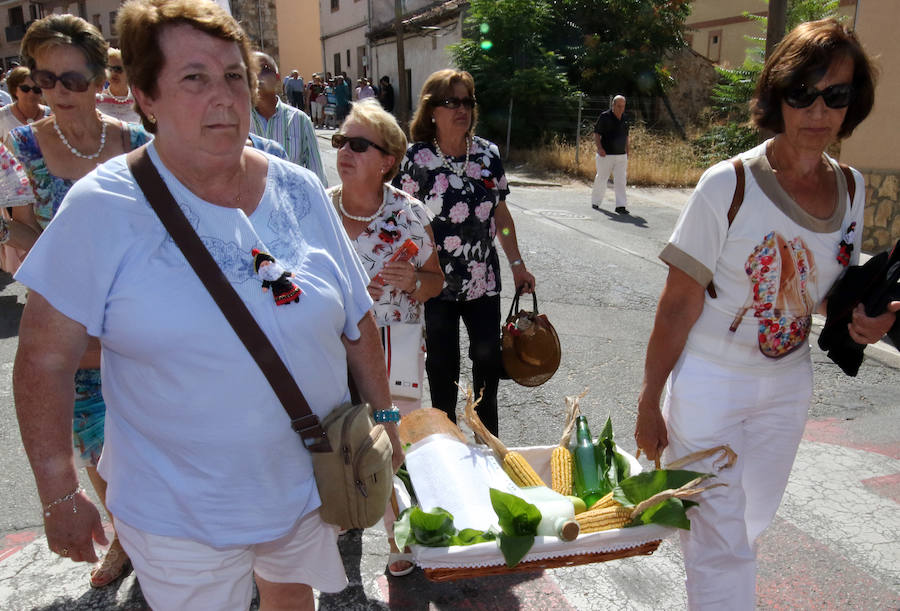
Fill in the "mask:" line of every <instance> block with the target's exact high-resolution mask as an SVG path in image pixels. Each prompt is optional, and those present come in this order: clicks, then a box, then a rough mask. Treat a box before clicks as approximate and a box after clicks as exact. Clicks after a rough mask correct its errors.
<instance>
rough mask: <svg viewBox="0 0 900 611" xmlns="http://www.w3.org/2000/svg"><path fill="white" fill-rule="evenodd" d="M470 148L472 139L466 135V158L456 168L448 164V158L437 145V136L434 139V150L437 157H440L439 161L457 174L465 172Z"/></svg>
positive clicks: (461, 174) (460, 174)
mask: <svg viewBox="0 0 900 611" xmlns="http://www.w3.org/2000/svg"><path fill="white" fill-rule="evenodd" d="M470 148H472V140H471V139H470V138H469V136H466V160H465V161H464V162H463V164H462V166H461V167H460V168H459V169H458V170H457V169H456V168H454V167H453V166H452V165H450V160H449V159H447V158H446V157H444V153H443V151H441V147H440V146H439V145H438V141H437V138H435V139H434V152H435V153H437V155H438V157H440V158H441V163H442V164H444V167H445V168H447V169H448V170H450V171H451V172H453V173H454V174H456V175H457V176H459V177H460V178H462V177H463V174H465V173H466V168H468V167H469V149H470Z"/></svg>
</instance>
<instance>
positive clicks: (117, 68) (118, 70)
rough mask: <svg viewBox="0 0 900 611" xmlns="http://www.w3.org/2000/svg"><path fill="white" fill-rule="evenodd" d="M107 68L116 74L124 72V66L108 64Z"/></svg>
mask: <svg viewBox="0 0 900 611" xmlns="http://www.w3.org/2000/svg"><path fill="white" fill-rule="evenodd" d="M109 69H110V70H111V71H112V72H115V73H116V74H122V73H123V72H125V67H124V66H110V67H109Z"/></svg>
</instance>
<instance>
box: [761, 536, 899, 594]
mask: <svg viewBox="0 0 900 611" xmlns="http://www.w3.org/2000/svg"><path fill="white" fill-rule="evenodd" d="M756 595H757V601H756V604H757V606H758V607H759V608H761V609H863V608H865V609H897V608H900V597H898V596H897V593H896V592H895V591H893V590H892V587H891V584H890V583H884V582H881V581H878V580H876V579H873V578H872V576H871V575H870V574H869V573H867V572H865V571H864V570H863V569H861V568H860V567H859V565H858V564H857V563H855V562H853V561H851V560H849V559H847V558H846V557H844V556H843V555H842V554H841V553H840V551H839V550H835V549H833V548H832V547H830V546H828V545H826V544H824V543H821V542H819V541H817V540H816V539H813V538H811V537H809V536H808V535H806V533H804V532H803V531H801V530H800V529H798V528H796V527H795V526H793V525H792V524H790V523H789V522H787V521H785V520H783V519H781V518H776V519H775V521H774V522H773V523H772V526H771V527H770V528H769V530H767V531H766V532H765V533H764V534H763V535H762V537H761V538H760V541H759V576H758V579H757V584H756Z"/></svg>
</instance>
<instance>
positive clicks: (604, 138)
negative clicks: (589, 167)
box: [591, 95, 628, 214]
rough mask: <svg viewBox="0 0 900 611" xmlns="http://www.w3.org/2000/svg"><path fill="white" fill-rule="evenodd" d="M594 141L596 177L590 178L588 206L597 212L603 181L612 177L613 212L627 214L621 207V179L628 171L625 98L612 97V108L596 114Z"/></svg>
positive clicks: (601, 200) (625, 209)
mask: <svg viewBox="0 0 900 611" xmlns="http://www.w3.org/2000/svg"><path fill="white" fill-rule="evenodd" d="M594 142H595V143H596V144H597V155H596V156H595V158H594V161H595V163H596V165H597V176H595V177H594V189H593V191H592V192H591V207H592V208H593V209H594V210H599V209H600V204H602V203H603V194H604V193H605V192H606V181H607V180H609V175H610V173H612V176H613V188H614V189H615V191H616V212H618V213H619V214H628V209H627V208H626V207H625V176H626V173H627V170H628V124H627V123H626V121H625V96H621V95H617V96H616V97H614V98H613V103H612V108H611V109H610V110H607V111H605V112H602V113H600V118H599V119H597V124H596V125H595V126H594Z"/></svg>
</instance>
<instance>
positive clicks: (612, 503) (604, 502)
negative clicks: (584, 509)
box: [588, 492, 621, 511]
mask: <svg viewBox="0 0 900 611" xmlns="http://www.w3.org/2000/svg"><path fill="white" fill-rule="evenodd" d="M606 507H621V504H620V503H619V502H618V501H616V500H615V499H614V498H613V493H612V492H609V493H607V495H606V496H604V497H603V498H602V499H600V500H599V501H597V502H596V503H594V504H593V505H591V506H590V507H588V511H590V510H591V509H604V508H606Z"/></svg>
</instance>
